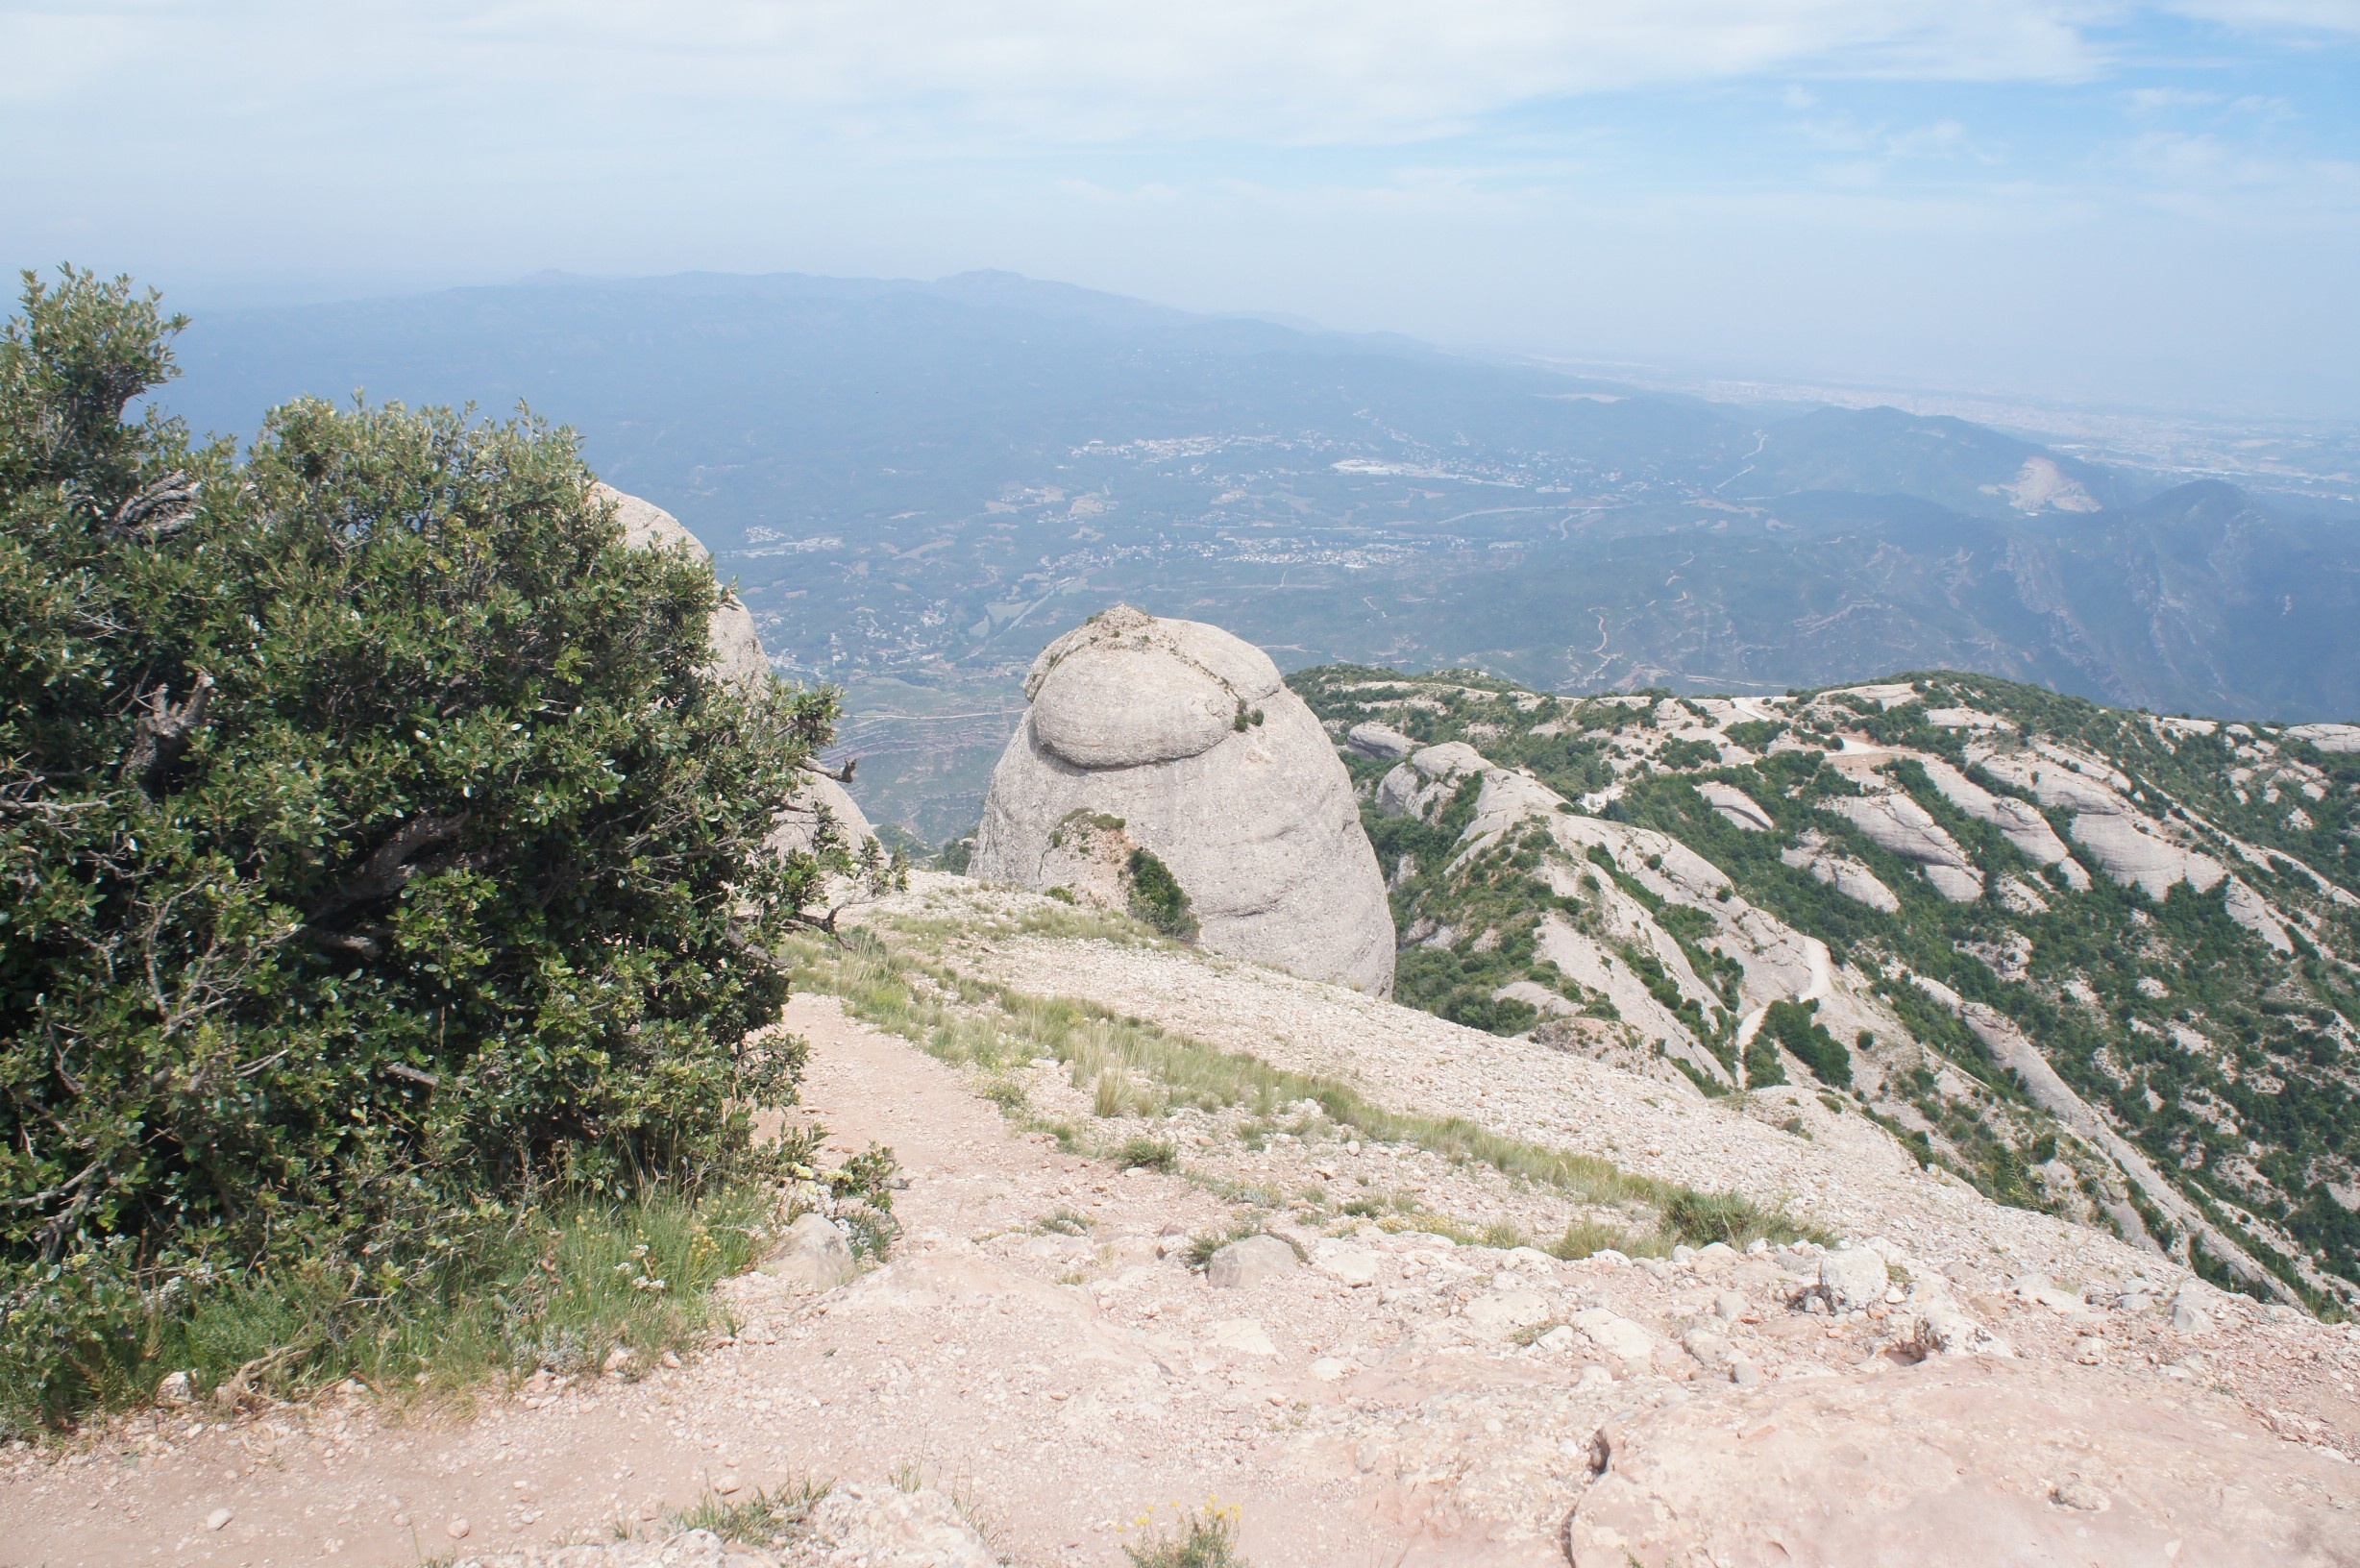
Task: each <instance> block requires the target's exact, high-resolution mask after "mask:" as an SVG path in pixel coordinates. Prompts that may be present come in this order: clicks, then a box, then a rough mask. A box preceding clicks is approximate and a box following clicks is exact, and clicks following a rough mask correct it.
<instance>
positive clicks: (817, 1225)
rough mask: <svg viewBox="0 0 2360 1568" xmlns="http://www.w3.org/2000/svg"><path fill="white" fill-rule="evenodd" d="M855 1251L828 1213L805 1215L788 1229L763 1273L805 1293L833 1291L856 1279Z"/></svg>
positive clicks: (764, 1267)
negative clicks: (826, 1214)
mask: <svg viewBox="0 0 2360 1568" xmlns="http://www.w3.org/2000/svg"><path fill="white" fill-rule="evenodd" d="M853 1267H854V1265H853V1262H852V1248H851V1245H850V1243H848V1241H846V1240H845V1237H844V1231H843V1230H842V1228H840V1227H839V1226H838V1225H837V1224H836V1222H835V1221H834V1220H831V1219H829V1218H827V1217H826V1216H825V1215H824V1214H803V1215H801V1216H799V1217H798V1218H797V1220H796V1221H795V1223H794V1224H792V1225H790V1226H788V1227H787V1231H786V1235H785V1236H783V1237H780V1238H779V1244H778V1250H777V1251H776V1252H774V1253H773V1254H772V1255H771V1257H770V1258H769V1259H768V1260H767V1261H766V1262H764V1263H763V1264H762V1272H763V1273H765V1274H768V1275H770V1276H771V1277H772V1278H773V1279H775V1280H783V1281H784V1282H786V1283H787V1284H788V1285H789V1286H794V1287H796V1288H798V1289H802V1290H833V1289H834V1288H836V1286H840V1285H842V1284H843V1283H844V1282H845V1281H847V1280H848V1279H850V1278H851V1277H852V1272H853Z"/></svg>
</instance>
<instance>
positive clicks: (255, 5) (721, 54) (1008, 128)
mask: <svg viewBox="0 0 2360 1568" xmlns="http://www.w3.org/2000/svg"><path fill="white" fill-rule="evenodd" d="M2087 14H2089V8H2088V7H2087V6H2086V5H2077V4H2075V3H2072V0H1976V3H1971V4H1958V3H1955V0H1486V3H1483V4H1476V5H1468V4H1459V5H1451V4H1442V3H1435V0H1192V3H1174V0H1159V3H1152V4H1143V3H1130V4H1124V3H1117V0H964V3H962V0H673V3H670V4H663V5H651V4H641V3H623V0H479V3H474V4H462V3H458V0H409V3H406V4H389V3H385V0H375V3H368V4H338V5H320V4H317V3H316V0H302V3H294V0H229V3H222V0H215V3H210V4H199V3H194V0H80V3H77V4H65V3H60V0H48V3H46V4H40V5H26V4H21V3H19V4H16V5H13V6H8V5H0V44H7V45H10V46H12V47H10V48H9V49H8V53H9V54H11V55H12V58H15V59H18V60H33V61H37V62H38V66H39V68H38V69H37V70H36V71H34V72H30V73H23V75H21V76H20V78H19V80H20V81H24V80H26V79H27V78H30V79H31V80H33V81H35V82H37V83H38V84H40V85H41V86H44V87H45V88H46V90H47V91H48V92H49V93H50V94H52V95H54V97H56V98H58V99H62V98H64V97H66V96H68V95H71V94H75V93H78V92H81V91H84V90H86V89H88V88H90V87H92V86H100V85H103V84H104V83H105V82H107V81H110V80H117V81H119V80H124V79H126V78H138V77H148V76H152V73H155V72H158V71H166V72H169V73H171V74H172V75H173V76H174V77H175V78H177V79H178V80H180V81H184V82H192V83H193V82H204V83H206V84H207V86H208V87H209V89H211V90H227V91H229V92H230V93H233V94H238V95H244V96H248V97H250V98H253V99H256V100H258V101H262V102H267V101H269V100H270V99H272V98H283V99H294V100H299V101H308V102H318V103H333V102H336V101H339V100H347V99H349V98H350V97H351V96H352V95H353V94H355V93H356V92H357V93H363V94H367V93H373V92H374V93H385V92H393V93H406V94H424V95H427V96H430V97H432V98H435V99H438V100H446V99H452V98H455V99H456V100H457V102H456V103H455V104H454V105H453V106H452V107H455V108H458V109H460V110H474V111H478V112H480V111H485V110H492V109H494V108H496V107H507V108H511V109H513V108H519V107H525V105H524V104H520V103H519V102H518V100H519V99H520V98H521V99H523V100H525V101H526V102H527V103H531V102H537V103H539V104H541V105H543V106H545V107H547V108H548V109H550V110H553V111H555V112H558V113H560V114H562V115H563V116H564V117H566V118H568V119H573V120H582V119H593V118H596V117H598V116H601V115H603V116H606V117H609V118H611V119H616V120H623V121H630V120H634V119H639V118H643V117H645V116H646V115H647V114H648V112H649V111H650V110H652V109H657V108H662V109H664V110H673V111H677V110H688V111H690V112H702V111H709V110H712V109H715V108H725V107H728V106H736V107H739V108H741V109H743V108H745V107H748V106H752V107H756V108H759V109H761V110H765V111H767V112H770V113H772V114H774V115H776V116H779V117H781V118H783V119H787V120H799V119H809V120H812V121H815V122H819V123H836V124H842V125H852V126H858V125H863V124H871V123H876V122H878V121H883V120H902V119H904V118H905V117H907V116H910V115H917V116H921V117H922V118H924V119H926V120H928V121H930V122H933V123H934V124H936V125H938V126H944V127H955V126H961V125H964V126H969V127H972V128H975V129H977V130H983V131H988V132H992V133H995V134H998V135H1015V136H1018V137H1020V138H1025V139H1038V140H1042V141H1045V142H1049V143H1060V142H1073V141H1085V142H1086V141H1103V140H1118V139H1124V138H1132V137H1166V136H1180V137H1189V138H1203V139H1210V140H1275V141H1282V142H1297V143H1324V142H1359V141H1398V140H1407V139H1415V138H1419V137H1424V136H1430V135H1438V134H1448V133H1450V132H1452V131H1455V130H1458V129H1461V128H1463V127H1464V126H1465V125H1466V124H1468V123H1469V122H1470V121H1472V120H1474V119H1476V118H1478V117H1480V116H1483V115H1486V114H1488V113H1492V112H1495V111H1498V110H1505V109H1509V108H1512V107H1514V106H1517V105H1522V104H1529V103H1532V102H1535V101H1545V100H1550V99H1556V98H1562V97H1568V96H1574V95H1580V94H1586V93H1597V92H1610V91H1617V90H1624V89H1632V88H1642V87H1649V86H1664V85H1672V84H1691V83H1707V82H1716V81H1726V80H1731V79H1736V78H1743V77H1748V76H1758V75H1760V74H1764V73H1782V74H1787V75H1801V76H1845V75H1851V76H1884V77H1904V78H1940V79H1948V80H2047V81H2054V80H2078V79H2082V78H2085V77H2087V76H2088V75H2090V74H2091V73H2092V72H2093V71H2094V70H2096V69H2097V67H2098V63H2099V61H2098V58H2097V55H2096V54H2095V52H2094V50H2093V49H2092V47H2091V45H2090V44H2089V43H2088V42H2087V41H2086V40H2085V38H2084V37H2083V34H2082V31H2081V25H2080V24H2081V22H2082V20H2083V18H2084V17H2085V16H2086V15H2087ZM20 90H21V89H20ZM35 90H39V89H35Z"/></svg>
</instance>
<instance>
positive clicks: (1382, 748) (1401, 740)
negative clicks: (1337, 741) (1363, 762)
mask: <svg viewBox="0 0 2360 1568" xmlns="http://www.w3.org/2000/svg"><path fill="white" fill-rule="evenodd" d="M1344 741H1345V743H1346V744H1347V745H1349V746H1350V747H1352V749H1353V750H1355V751H1358V752H1360V753H1361V754H1362V755H1364V756H1369V757H1389V758H1391V759H1393V760H1394V761H1399V760H1400V759H1401V758H1403V757H1406V756H1408V755H1409V754H1410V753H1411V752H1413V751H1414V750H1416V749H1417V743H1416V742H1415V741H1414V740H1412V739H1410V737H1408V736H1407V735H1404V734H1403V733H1402V732H1401V731H1399V730H1397V729H1394V728H1392V727H1391V726H1390V725H1388V724H1380V723H1377V722H1376V721H1375V720H1373V719H1367V720H1363V721H1362V722H1361V723H1357V724H1354V725H1353V726H1352V727H1351V728H1350V729H1349V730H1346V731H1345V732H1344Z"/></svg>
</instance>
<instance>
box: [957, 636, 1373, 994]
mask: <svg viewBox="0 0 2360 1568" xmlns="http://www.w3.org/2000/svg"><path fill="white" fill-rule="evenodd" d="M1024 691H1025V695H1026V696H1027V697H1028V698H1031V701H1032V706H1031V707H1030V708H1029V709H1028V710H1026V712H1025V715H1024V718H1023V720H1022V722H1021V723H1019V724H1018V726H1017V732H1016V735H1015V737H1014V738H1013V739H1012V740H1010V741H1009V743H1008V749H1007V750H1006V751H1005V752H1003V753H1002V754H1001V756H1000V759H999V764H998V766H997V767H996V768H995V769H994V770H993V773H992V785H991V789H990V792H989V793H988V794H987V795H986V796H985V798H984V807H983V825H982V826H981V828H980V829H978V831H977V833H976V836H975V855H974V863H973V870H974V874H975V876H976V877H977V878H978V879H979V880H982V881H986V882H998V883H1003V884H1008V885H1012V886H1016V887H1020V888H1030V889H1034V890H1042V889H1045V888H1047V887H1049V886H1051V885H1053V884H1054V885H1064V884H1061V883H1056V882H1055V876H1054V873H1053V872H1052V871H1051V870H1050V867H1051V857H1052V855H1053V854H1054V853H1055V852H1056V851H1057V849H1058V848H1059V846H1060V845H1061V844H1062V842H1063V836H1064V833H1065V832H1066V831H1068V830H1069V829H1070V828H1071V827H1072V826H1073V825H1074V824H1076V823H1088V824H1092V825H1102V824H1104V823H1107V822H1110V821H1111V822H1119V824H1120V825H1119V828H1116V829H1110V831H1119V832H1121V833H1123V834H1124V835H1126V836H1127V838H1128V840H1129V842H1130V843H1132V844H1134V845H1138V846H1140V847H1143V848H1144V849H1146V850H1148V851H1150V852H1151V853H1153V854H1154V855H1155V856H1156V857H1157V858H1158V859H1160V860H1162V861H1163V862H1164V863H1165V865H1166V866H1168V868H1170V870H1171V872H1172V874H1173V875H1174V876H1175V877H1176V878H1177V879H1178V881H1179V883H1180V886H1181V888H1182V889H1183V891H1185V892H1186V893H1187V894H1188V898H1189V903H1190V908H1191V911H1192V913H1193V915H1194V916H1195V918H1196V919H1197V921H1198V922H1199V924H1200V927H1201V930H1200V939H1201V941H1202V942H1203V943H1204V945H1205V946H1207V947H1210V948H1212V949H1213V950H1214V951H1216V952H1220V953H1226V954H1229V955H1230V956H1232V957H1235V958H1242V959H1246V960H1249V961H1251V962H1254V963H1258V964H1267V965H1270V966H1272V967H1274V968H1282V969H1286V970H1288V971H1289V972H1291V973H1294V974H1299V975H1303V976H1305V977H1307V978H1310V979H1317V980H1333V981H1338V982H1340V983H1342V984H1345V985H1348V986H1351V987H1353V988H1355V989H1356V990H1360V991H1364V992H1370V993H1372V994H1375V995H1384V994H1386V993H1387V992H1390V991H1391V989H1392V983H1393V922H1392V915H1391V912H1390V909H1389V906H1388V904H1387V902H1386V894H1385V883H1384V879H1383V877H1382V876H1381V875H1380V874H1379V872H1378V870H1377V857H1376V852H1375V851H1374V850H1373V849H1371V848H1370V847H1369V845H1368V839H1367V836H1366V835H1365V834H1364V832H1362V830H1361V821H1360V811H1359V808H1358V806H1357V804H1356V802H1355V801H1354V799H1353V796H1352V786H1351V781H1350V779H1349V778H1348V777H1347V776H1346V774H1345V772H1344V768H1343V763H1342V761H1341V760H1340V759H1339V758H1338V756H1337V755H1336V751H1335V747H1334V746H1333V745H1332V743H1331V742H1330V741H1329V739H1328V735H1327V732H1326V731H1325V730H1324V729H1322V728H1320V726H1319V721H1318V720H1317V719H1315V718H1314V717H1313V716H1312V712H1311V709H1310V708H1308V707H1306V706H1305V705H1304V703H1303V700H1302V699H1301V698H1298V697H1296V696H1295V695H1294V694H1293V693H1292V692H1290V691H1288V690H1287V689H1286V687H1285V686H1283V685H1282V684H1280V681H1279V675H1278V667H1277V666H1275V665H1273V664H1272V663H1271V662H1270V660H1269V658H1268V656H1267V655H1266V654H1265V653H1264V652H1263V651H1262V650H1261V649H1257V648H1255V647H1253V646H1252V645H1251V644H1248V643H1245V642H1241V641H1240V640H1239V639H1238V638H1236V637H1233V636H1231V635H1230V634H1229V633H1227V632H1225V631H1222V630H1220V629H1219V628H1218V627H1216V626H1209V625H1202V624H1200V623H1197V622H1193V621H1161V620H1157V619H1156V618H1155V617H1153V616H1150V615H1147V614H1145V613H1144V612H1143V611H1140V610H1135V609H1132V608H1130V607H1129V606H1127V605H1119V606H1117V607H1116V608H1114V609H1112V610H1109V611H1107V612H1106V613H1105V614H1103V615H1100V616H1098V617H1097V618H1095V619H1094V620H1093V621H1090V622H1088V623H1087V624H1085V625H1081V626H1078V627H1076V628H1075V629H1073V630H1072V631H1069V632H1068V633H1067V634H1066V635H1065V636H1063V637H1061V638H1059V639H1058V640H1057V641H1056V642H1054V643H1052V644H1050V645H1049V647H1048V648H1047V649H1046V650H1045V651H1044V652H1043V653H1042V655H1041V657H1040V658H1039V659H1038V660H1036V661H1034V664H1033V668H1032V673H1031V674H1029V675H1028V676H1027V677H1026V678H1025V682H1024Z"/></svg>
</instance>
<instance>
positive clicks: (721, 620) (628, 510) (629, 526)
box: [591, 484, 771, 681]
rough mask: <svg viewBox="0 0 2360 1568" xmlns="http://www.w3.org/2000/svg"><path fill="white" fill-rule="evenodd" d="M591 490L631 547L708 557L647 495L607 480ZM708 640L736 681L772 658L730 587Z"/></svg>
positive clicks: (765, 669) (762, 671) (756, 676)
mask: <svg viewBox="0 0 2360 1568" xmlns="http://www.w3.org/2000/svg"><path fill="white" fill-rule="evenodd" d="M591 493H592V494H593V495H594V496H596V497H597V498H598V499H599V500H600V501H602V502H607V503H608V504H610V505H612V506H613V507H614V509H615V521H616V522H618V523H620V524H622V525H623V540H624V543H626V544H627V545H629V546H630V547H631V548H632V549H634V550H686V551H688V552H689V553H690V554H692V555H694V556H696V557H697V559H699V560H701V561H704V562H706V563H708V564H709V563H710V562H711V561H712V559H713V552H712V551H709V550H707V549H705V548H704V541H702V540H701V539H699V538H698V537H697V536H696V535H695V534H693V533H691V532H689V531H688V529H686V528H685V527H681V526H680V520H679V519H678V518H676V517H675V516H673V515H672V514H671V513H670V512H668V511H666V510H664V509H663V508H662V507H661V506H658V505H656V504H655V502H651V501H642V500H640V499H639V498H638V497H637V496H628V495H625V494H624V493H623V492H622V491H620V490H618V489H616V488H615V487H614V486H613V485H611V484H598V485H593V486H592V487H591ZM707 634H708V636H709V637H710V638H711V640H712V644H713V666H714V668H715V669H716V670H718V671H719V672H720V673H721V674H722V675H723V676H724V677H725V678H727V679H729V680H735V681H755V680H760V679H762V678H763V677H764V676H766V675H768V674H770V673H771V661H770V659H769V658H768V657H767V656H766V655H765V654H764V653H763V651H762V638H761V636H760V634H759V633H757V632H756V631H755V630H754V618H753V616H752V614H751V613H750V611H748V609H747V608H746V604H745V601H744V600H740V599H739V598H738V597H737V595H736V594H735V593H734V592H729V593H725V594H724V595H723V596H722V601H721V604H720V606H719V607H718V608H716V609H715V610H714V611H713V618H712V621H711V623H710V625H708V627H707Z"/></svg>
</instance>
